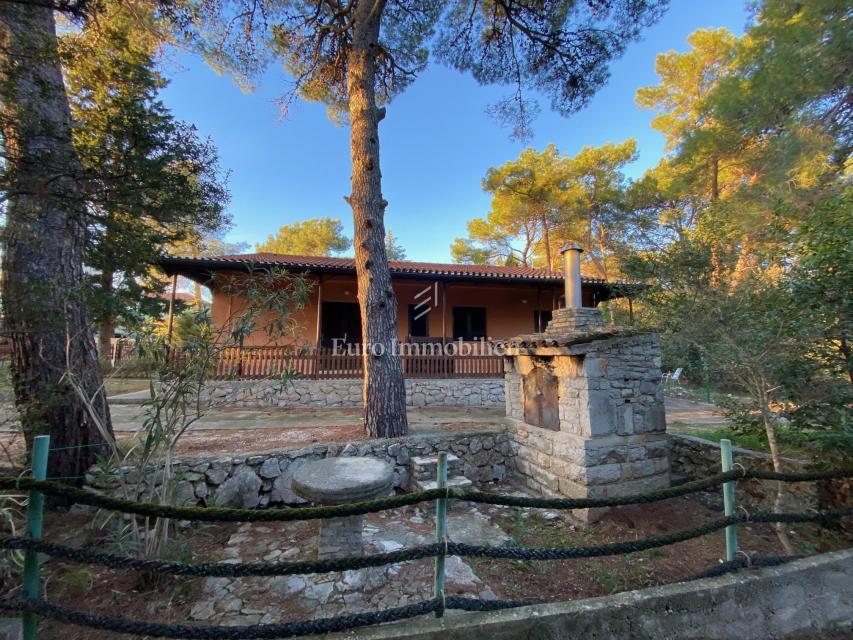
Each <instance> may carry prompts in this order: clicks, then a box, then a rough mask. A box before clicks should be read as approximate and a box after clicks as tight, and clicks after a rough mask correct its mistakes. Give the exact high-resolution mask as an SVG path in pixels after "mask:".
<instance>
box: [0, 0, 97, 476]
mask: <svg viewBox="0 0 853 640" xmlns="http://www.w3.org/2000/svg"><path fill="white" fill-rule="evenodd" d="M0 120H2V121H1V122H0V128H2V135H3V145H4V153H5V161H6V166H5V167H4V176H3V178H4V184H3V189H4V191H5V192H6V197H7V201H6V226H5V229H4V231H3V283H2V286H3V312H4V315H5V320H6V328H7V331H8V332H9V336H10V339H11V344H12V376H13V382H14V387H15V402H16V405H17V407H18V410H19V412H20V415H21V422H22V426H23V429H24V434H25V437H26V439H27V442H28V444H30V443H31V442H32V438H33V437H34V436H35V435H38V434H41V433H49V434H50V436H51V447H52V448H64V449H62V450H59V451H52V452H51V455H50V458H49V461H48V476H49V477H63V478H68V479H69V480H70V481H71V482H74V481H80V480H81V478H79V476H82V475H83V474H84V473H85V472H86V469H87V468H88V467H89V465H90V464H91V463H92V462H94V461H95V459H96V457H97V455H98V453H99V450H100V449H101V447H98V446H89V445H99V444H103V442H104V439H103V436H102V435H101V432H100V431H99V428H98V421H99V422H100V424H101V426H102V428H104V429H105V430H106V431H107V432H110V431H111V424H110V416H109V408H108V406H107V401H106V394H105V393H104V390H103V387H102V379H101V373H100V370H99V368H98V358H97V352H96V350H95V341H94V337H93V335H92V328H91V324H90V321H89V317H88V314H87V311H86V306H85V302H84V298H83V289H82V280H83V246H84V240H85V224H84V222H85V221H84V213H85V211H84V203H83V199H82V189H81V185H80V181H79V178H80V176H81V173H82V171H81V167H80V163H79V160H78V158H77V156H76V154H75V151H74V147H73V146H72V143H71V115H70V110H69V106H68V99H67V96H66V93H65V87H64V86H63V81H62V73H61V69H60V65H59V58H58V56H57V41H56V25H55V23H54V16H53V12H52V11H51V10H50V9H49V8H47V7H45V6H39V5H37V4H36V3H35V2H33V3H29V2H0ZM66 372H67V375H68V376H71V378H72V379H73V382H74V384H75V386H78V388H80V389H81V390H82V391H83V392H84V393H85V394H86V396H87V397H88V398H89V400H90V402H91V407H92V410H93V413H94V417H93V415H91V414H90V412H89V411H87V408H86V402H84V401H83V400H82V399H81V398H80V395H79V394H77V393H75V391H74V389H73V388H72V386H71V385H70V384H69V382H68V380H69V378H68V377H65V378H64V376H66ZM68 447H73V448H68Z"/></svg>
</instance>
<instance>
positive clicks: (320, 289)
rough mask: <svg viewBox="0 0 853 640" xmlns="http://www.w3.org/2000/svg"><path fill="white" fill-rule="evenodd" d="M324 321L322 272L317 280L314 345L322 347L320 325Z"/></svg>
mask: <svg viewBox="0 0 853 640" xmlns="http://www.w3.org/2000/svg"><path fill="white" fill-rule="evenodd" d="M322 322H323V274H320V279H319V280H318V282H317V329H316V331H315V332H314V333H315V336H314V346H315V348H317V349H319V348H320V338H321V337H322V336H321V333H320V327H321V323H322Z"/></svg>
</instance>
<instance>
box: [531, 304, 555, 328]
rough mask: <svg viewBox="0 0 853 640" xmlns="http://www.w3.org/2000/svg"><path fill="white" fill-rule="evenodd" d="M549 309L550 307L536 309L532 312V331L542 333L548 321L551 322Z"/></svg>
mask: <svg viewBox="0 0 853 640" xmlns="http://www.w3.org/2000/svg"><path fill="white" fill-rule="evenodd" d="M551 315H552V313H551V310H550V309H540V310H538V311H534V312H533V333H542V332H544V331H545V327H547V326H548V323H549V322H551Z"/></svg>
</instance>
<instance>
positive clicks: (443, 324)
mask: <svg viewBox="0 0 853 640" xmlns="http://www.w3.org/2000/svg"><path fill="white" fill-rule="evenodd" d="M446 342H447V282H446V281H444V280H442V282H441V346H442V347H443V346H444V345H445V343H446Z"/></svg>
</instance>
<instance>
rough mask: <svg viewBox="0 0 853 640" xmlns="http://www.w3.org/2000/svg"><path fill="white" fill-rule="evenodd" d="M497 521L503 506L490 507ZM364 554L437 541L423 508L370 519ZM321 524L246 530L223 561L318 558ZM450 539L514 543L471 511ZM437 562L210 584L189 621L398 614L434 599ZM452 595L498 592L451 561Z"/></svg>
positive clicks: (454, 523) (453, 519)
mask: <svg viewBox="0 0 853 640" xmlns="http://www.w3.org/2000/svg"><path fill="white" fill-rule="evenodd" d="M486 510H487V511H488V512H489V513H491V514H495V513H498V512H500V511H501V508H500V507H497V508H495V507H491V506H489V507H486ZM365 521H366V522H365V527H364V546H365V553H388V552H391V551H397V550H399V549H402V548H404V547H412V546H416V545H423V544H429V543H430V542H432V541H433V535H434V534H433V531H434V522H433V520H432V518H431V516H430V515H429V514H428V513H427V512H426V510H424V509H420V508H411V507H409V508H405V509H395V510H391V511H387V512H383V513H379V514H371V515H370V516H367V517H366V518H365ZM317 528H318V525H317V523H316V522H294V523H269V524H260V525H259V524H253V523H247V524H243V525H241V526H240V527H239V528H238V529H237V531H236V532H235V533H234V534H233V535H232V536H231V538H230V539H229V540H228V543H227V545H226V547H225V549H224V551H223V555H224V557H225V560H224V561H225V562H253V561H260V560H263V561H266V562H288V561H296V560H307V559H313V558H314V557H316V553H317V551H316V548H317V547H316V545H317ZM448 535H449V537H450V539H451V540H454V541H459V542H467V543H469V544H506V543H508V542H509V540H510V537H509V536H508V535H507V534H506V533H505V532H504V531H503V530H501V529H500V528H499V527H498V526H497V525H495V524H494V523H492V521H491V518H490V515H489V514H488V513H484V512H480V511H478V509H477V508H476V507H471V508H470V509H466V510H464V511H460V512H459V513H456V514H453V513H451V514H450V515H449V517H448ZM433 566H434V563H433V560H432V559H431V558H429V559H423V560H416V561H411V562H402V563H398V564H395V565H390V566H385V567H371V568H367V569H358V570H353V571H343V572H333V573H325V574H312V575H301V576H278V577H273V578H237V579H232V578H207V579H205V581H204V586H203V589H202V594H201V597H200V598H199V599H198V601H197V602H196V603H195V604H194V605H193V607H192V609H191V612H190V618H191V619H193V620H198V621H203V622H205V623H206V624H218V625H225V626H234V625H248V624H258V623H260V624H269V623H274V622H285V621H293V620H300V619H309V618H315V617H326V616H333V615H339V614H343V613H357V612H361V611H371V610H377V609H383V608H390V607H398V606H402V605H405V604H410V603H413V602H417V601H420V600H425V599H429V598H431V597H432V589H433ZM446 571H447V574H446V575H447V578H446V581H447V592H448V593H449V594H453V595H466V596H471V597H477V598H483V599H494V598H495V594H494V592H493V591H492V589H491V588H490V587H489V586H488V585H487V584H485V583H484V582H483V581H482V580H481V579H480V578H479V577H478V576H477V574H476V573H475V572H474V570H473V569H472V568H471V566H470V565H468V564H467V563H466V562H465V561H464V560H462V559H460V558H457V557H455V556H453V557H448V558H447V562H446Z"/></svg>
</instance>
